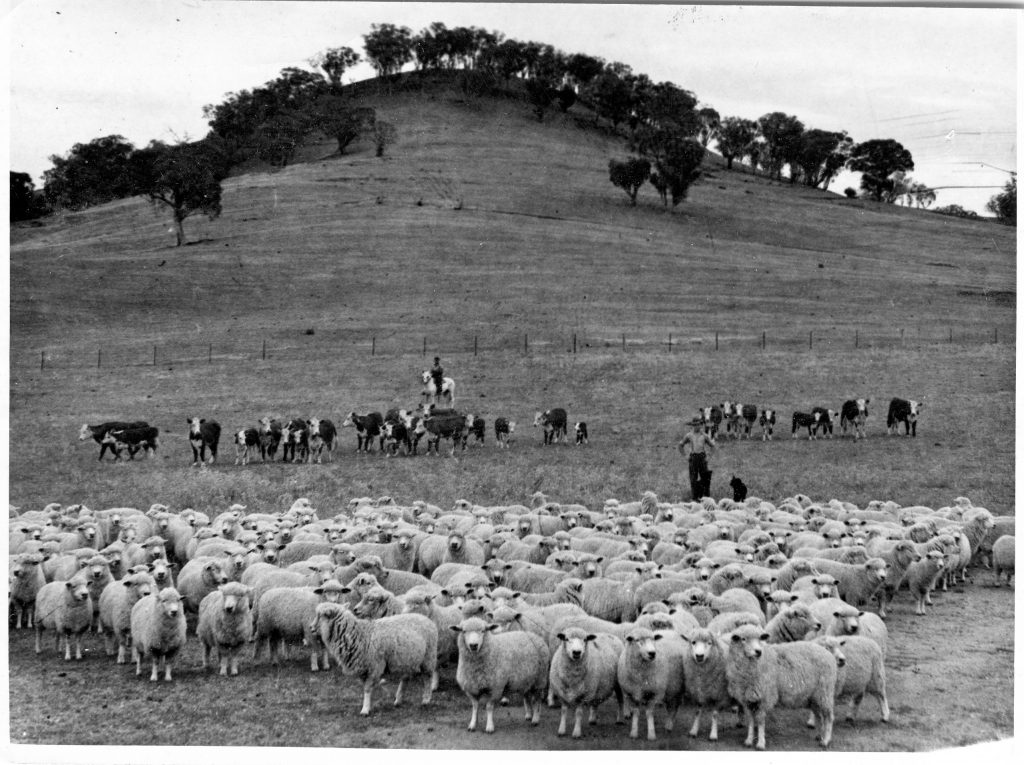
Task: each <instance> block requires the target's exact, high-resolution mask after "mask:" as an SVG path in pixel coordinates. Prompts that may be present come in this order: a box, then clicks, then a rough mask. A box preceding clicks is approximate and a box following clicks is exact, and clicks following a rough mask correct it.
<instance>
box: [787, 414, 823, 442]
mask: <svg viewBox="0 0 1024 765" xmlns="http://www.w3.org/2000/svg"><path fill="white" fill-rule="evenodd" d="M818 419H819V415H817V414H807V413H806V412H793V438H796V432H797V431H798V430H799V429H800V428H807V438H808V439H811V438H817V437H818V436H817V433H818Z"/></svg>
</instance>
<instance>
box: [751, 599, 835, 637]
mask: <svg viewBox="0 0 1024 765" xmlns="http://www.w3.org/2000/svg"><path fill="white" fill-rule="evenodd" d="M821 628H822V625H821V621H820V620H819V619H818V617H816V616H815V615H814V614H813V613H812V612H811V609H810V608H809V607H808V606H807V604H806V603H793V604H792V605H790V606H784V607H783V608H782V609H781V610H780V611H779V612H778V613H777V614H775V616H773V617H772V618H771V619H769V620H768V624H766V625H765V627H764V631H765V633H766V634H767V635H768V642H770V643H795V642H798V641H800V640H805V639H807V637H808V636H809V635H810V634H812V633H813V634H815V635H816V634H817V633H818V631H819V630H821Z"/></svg>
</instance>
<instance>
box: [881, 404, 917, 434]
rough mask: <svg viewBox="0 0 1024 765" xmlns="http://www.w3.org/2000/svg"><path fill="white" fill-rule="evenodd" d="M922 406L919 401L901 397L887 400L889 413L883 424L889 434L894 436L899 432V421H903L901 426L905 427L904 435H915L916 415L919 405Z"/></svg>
mask: <svg viewBox="0 0 1024 765" xmlns="http://www.w3.org/2000/svg"><path fill="white" fill-rule="evenodd" d="M922 406H924V404H923V403H921V402H920V401H908V400H907V399H903V398H894V399H893V400H892V401H890V402H889V414H888V416H887V417H886V418H885V426H886V428H887V429H888V432H889V435H890V436H894V435H897V434H898V433H899V430H900V423H901V422H902V423H903V427H904V428H906V431H905V433H904V435H907V436H912V437H916V436H917V415H918V413H919V412H920V411H921V407H922Z"/></svg>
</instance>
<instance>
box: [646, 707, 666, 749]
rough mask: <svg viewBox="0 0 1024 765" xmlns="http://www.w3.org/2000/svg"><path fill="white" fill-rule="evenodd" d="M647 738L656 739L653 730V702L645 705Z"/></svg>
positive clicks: (649, 739) (656, 736)
mask: <svg viewBox="0 0 1024 765" xmlns="http://www.w3.org/2000/svg"><path fill="white" fill-rule="evenodd" d="M666 724H667V723H666ZM647 740H648V741H657V740H658V734H657V733H656V732H655V729H654V704H648V705H647Z"/></svg>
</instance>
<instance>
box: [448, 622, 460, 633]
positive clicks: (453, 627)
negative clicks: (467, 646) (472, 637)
mask: <svg viewBox="0 0 1024 765" xmlns="http://www.w3.org/2000/svg"><path fill="white" fill-rule="evenodd" d="M448 629H450V630H451V631H452V632H462V627H460V626H459V625H458V624H452V625H449V627H448Z"/></svg>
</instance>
